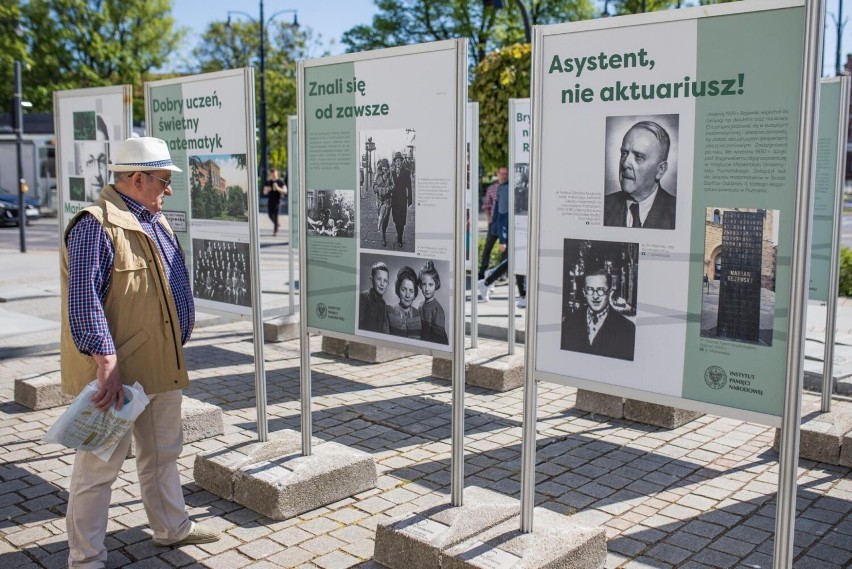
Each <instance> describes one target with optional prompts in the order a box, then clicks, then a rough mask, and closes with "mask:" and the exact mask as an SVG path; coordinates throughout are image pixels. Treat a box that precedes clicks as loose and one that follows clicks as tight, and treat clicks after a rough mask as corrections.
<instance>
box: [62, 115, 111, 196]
mask: <svg viewBox="0 0 852 569" xmlns="http://www.w3.org/2000/svg"><path fill="white" fill-rule="evenodd" d="M73 120H74V171H73V174H74V175H75V176H76V177H75V181H74V182H73V183H72V185H73V186H74V187H73V192H72V196H71V199H72V200H74V201H88V202H93V201H95V200H97V199H98V196H100V194H101V190H103V188H104V186H106V185H107V184H109V183H110V172H109V170H108V169H107V166H108V165H109V144H110V135H109V128H108V127H107V124H106V121H105V120H104V118H103V117H102V116H101V115H99V114H96V113H94V112H92V111H85V112H76V113H74V117H73ZM80 180H82V182H80ZM81 184H82V186H83V190H84V198H83V199H79V198H80V185H81Z"/></svg>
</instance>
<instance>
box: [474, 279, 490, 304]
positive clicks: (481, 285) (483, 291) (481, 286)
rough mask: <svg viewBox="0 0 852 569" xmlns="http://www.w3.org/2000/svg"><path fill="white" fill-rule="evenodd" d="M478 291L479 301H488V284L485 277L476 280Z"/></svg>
mask: <svg viewBox="0 0 852 569" xmlns="http://www.w3.org/2000/svg"><path fill="white" fill-rule="evenodd" d="M476 291H477V292H478V293H479V302H488V300H489V299H488V293H489V292H490V290H489V289H488V285H486V284H485V279H482V280H479V281H476Z"/></svg>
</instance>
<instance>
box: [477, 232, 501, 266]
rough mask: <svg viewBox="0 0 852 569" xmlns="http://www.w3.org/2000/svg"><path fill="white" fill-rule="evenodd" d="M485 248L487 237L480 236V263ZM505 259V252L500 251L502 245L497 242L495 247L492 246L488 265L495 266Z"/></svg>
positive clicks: (478, 254)
mask: <svg viewBox="0 0 852 569" xmlns="http://www.w3.org/2000/svg"><path fill="white" fill-rule="evenodd" d="M484 250H485V237H482V236H480V237H479V253H477V257H476V258H477V260H478V261H479V263H480V264H481V263H482V251H484ZM502 260H503V252H502V251H500V246H499V245H497V244H496V243H495V244H494V247H492V248H491V255H490V256H489V257H488V267H489V268H494V267H496V266H497V265H499V264H500V261H502Z"/></svg>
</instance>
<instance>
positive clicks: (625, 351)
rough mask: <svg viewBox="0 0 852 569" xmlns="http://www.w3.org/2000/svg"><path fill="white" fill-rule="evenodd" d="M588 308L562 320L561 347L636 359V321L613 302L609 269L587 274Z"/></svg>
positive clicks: (611, 356) (584, 293)
mask: <svg viewBox="0 0 852 569" xmlns="http://www.w3.org/2000/svg"><path fill="white" fill-rule="evenodd" d="M582 291H583V296H584V297H585V299H586V310H577V311H575V312H573V313H571V314H568V315H567V316H565V318H564V319H563V320H562V337H561V338H562V341H561V345H560V347H561V348H562V349H563V350H567V351H570V352H582V353H584V354H592V355H596V356H603V357H607V358H617V359H620V360H630V361H633V350H634V344H635V340H636V325H635V324H633V322H631V321H630V320H628V319H627V318H625V317H624V316H622V315H621V314H620V313H619V312H618V311H617V310H616V309H615V308H614V307H613V306H612V305H611V303H610V296H611V293H612V277H611V276H610V274H609V273H607V271H606V270H604V269H600V270H594V271H592V272H589V273H586V275H585V276H584V284H583V288H582Z"/></svg>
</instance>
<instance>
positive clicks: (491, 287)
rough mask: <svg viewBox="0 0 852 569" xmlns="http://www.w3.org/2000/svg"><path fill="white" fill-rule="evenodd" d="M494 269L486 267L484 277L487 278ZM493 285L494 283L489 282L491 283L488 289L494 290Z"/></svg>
mask: <svg viewBox="0 0 852 569" xmlns="http://www.w3.org/2000/svg"><path fill="white" fill-rule="evenodd" d="M496 270H497V269H488V270H487V271H485V278H486V279H487V278H488V277H490V276H491V275H492V274H494V271H496ZM494 286H495V283H491V285H490V286H489V287H488V290H494Z"/></svg>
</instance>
